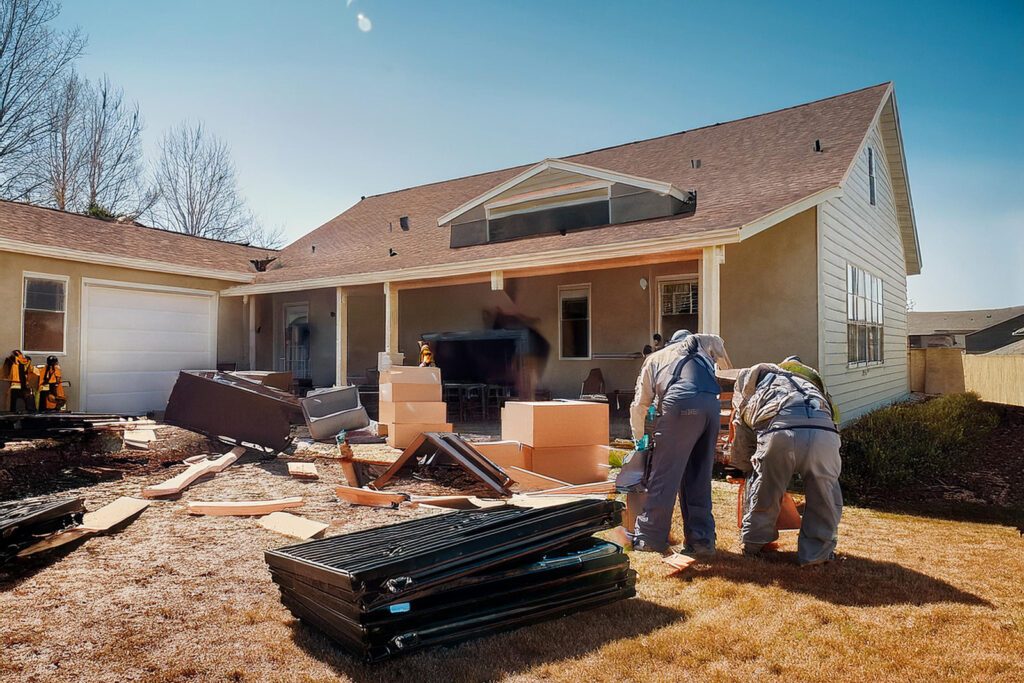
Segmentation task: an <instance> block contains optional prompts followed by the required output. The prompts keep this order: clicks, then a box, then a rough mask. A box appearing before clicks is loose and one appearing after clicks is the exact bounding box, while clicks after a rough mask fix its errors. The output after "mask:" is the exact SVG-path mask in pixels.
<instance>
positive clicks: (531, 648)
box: [292, 598, 686, 683]
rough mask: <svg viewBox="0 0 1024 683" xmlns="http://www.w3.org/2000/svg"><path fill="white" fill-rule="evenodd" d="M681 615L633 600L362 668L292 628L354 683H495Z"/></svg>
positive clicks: (312, 632)
mask: <svg viewBox="0 0 1024 683" xmlns="http://www.w3.org/2000/svg"><path fill="white" fill-rule="evenodd" d="M685 618H686V614H685V613H684V612H683V611H681V610H676V609H672V608H670V607H665V606H662V605H658V604H656V603H653V602H649V601H647V600H642V599H639V598H631V599H629V600H622V601H620V602H616V603H613V604H611V605H606V606H604V607H598V608H596V609H592V610H588V611H585V612H578V613H576V614H572V615H569V616H566V617H563V618H561V619H556V620H554V621H548V622H543V623H540V624H535V625H532V626H525V627H523V628H519V629H516V630H514V631H508V632H506V633H499V634H495V635H491V636H486V637H483V638H477V639H474V640H471V641H467V642H465V643H462V644H459V645H454V646H450V647H438V648H431V649H427V650H423V651H420V652H416V653H413V654H410V655H407V656H402V657H396V658H394V659H390V660H386V661H384V662H380V663H377V664H366V663H364V662H362V661H360V660H358V659H356V658H354V657H352V656H350V655H348V654H346V653H345V652H344V651H343V650H342V649H341V648H340V647H338V646H337V645H336V644H334V642H333V641H331V640H330V639H329V638H327V636H325V635H324V634H322V633H321V632H320V631H318V630H317V629H316V628H314V627H312V626H308V625H306V624H304V623H303V622H301V621H298V620H296V621H294V622H293V623H292V629H293V638H294V640H295V643H296V644H297V645H298V646H299V647H300V648H301V649H303V650H304V651H306V652H307V653H309V654H310V655H311V656H312V657H315V658H317V659H319V660H321V661H323V662H326V663H327V664H328V665H330V666H331V667H332V668H333V669H334V670H335V672H337V673H338V674H339V675H342V676H347V677H349V678H351V679H352V680H354V681H395V680H407V681H441V680H443V681H450V682H452V683H455V682H461V681H467V682H468V681H493V680H496V679H499V678H501V677H503V676H505V675H507V674H515V673H520V672H523V671H526V670H528V669H531V668H533V667H535V666H539V665H541V664H545V663H549V662H557V661H560V660H565V659H572V658H575V657H582V656H584V655H586V654H588V653H590V652H593V651H594V650H597V649H600V648H601V647H603V646H604V645H606V644H608V643H610V642H613V641H617V640H621V639H629V638H634V637H637V636H640V635H643V634H645V633H651V632H652V631H655V630H657V629H660V628H663V627H665V626H668V625H669V624H672V623H675V622H678V621H681V620H683V619H685Z"/></svg>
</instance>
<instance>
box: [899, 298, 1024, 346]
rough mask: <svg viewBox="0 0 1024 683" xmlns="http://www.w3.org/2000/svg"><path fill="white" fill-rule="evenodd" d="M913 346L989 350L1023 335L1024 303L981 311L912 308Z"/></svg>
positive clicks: (910, 335) (908, 320)
mask: <svg viewBox="0 0 1024 683" xmlns="http://www.w3.org/2000/svg"><path fill="white" fill-rule="evenodd" d="M907 326H908V334H909V343H910V348H912V349H926V348H934V347H945V348H958V349H963V350H964V351H966V352H967V353H987V352H989V351H994V350H995V349H998V348H1001V347H1003V346H1006V345H1008V344H1012V343H1013V342H1015V341H1019V340H1021V339H1024V306H1011V307H1009V308H993V309H987V310H980V311H929V312H925V311H911V312H909V313H908V314H907Z"/></svg>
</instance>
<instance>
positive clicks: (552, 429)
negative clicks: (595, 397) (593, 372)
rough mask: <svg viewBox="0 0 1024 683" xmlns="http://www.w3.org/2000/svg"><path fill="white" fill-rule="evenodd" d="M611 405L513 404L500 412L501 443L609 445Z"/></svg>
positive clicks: (533, 402) (519, 402) (534, 402)
mask: <svg viewBox="0 0 1024 683" xmlns="http://www.w3.org/2000/svg"><path fill="white" fill-rule="evenodd" d="M608 432H609V426H608V404H606V403H587V402H585V401H510V402H508V403H506V404H505V408H504V409H503V410H502V411H501V439H502V441H519V442H521V443H524V444H526V445H527V446H533V447H536V448H547V447H556V446H593V445H596V444H601V445H607V444H608Z"/></svg>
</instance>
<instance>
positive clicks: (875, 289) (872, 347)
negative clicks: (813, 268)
mask: <svg viewBox="0 0 1024 683" xmlns="http://www.w3.org/2000/svg"><path fill="white" fill-rule="evenodd" d="M884 290H885V288H884V286H883V284H882V278H880V277H878V276H877V275H872V274H871V273H869V272H867V271H866V270H862V269H860V268H858V267H857V266H854V265H850V264H847V265H846V360H847V362H848V363H849V364H850V365H869V364H873V363H881V362H883V361H884V360H885V319H884V316H885V304H884V301H883V295H884Z"/></svg>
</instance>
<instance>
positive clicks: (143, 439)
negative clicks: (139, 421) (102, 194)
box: [124, 429, 156, 449]
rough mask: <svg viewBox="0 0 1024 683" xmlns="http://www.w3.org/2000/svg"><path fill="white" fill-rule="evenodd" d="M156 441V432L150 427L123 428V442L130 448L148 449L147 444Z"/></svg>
mask: <svg viewBox="0 0 1024 683" xmlns="http://www.w3.org/2000/svg"><path fill="white" fill-rule="evenodd" d="M154 441H156V432H155V431H153V430H152V429H132V430H125V433H124V443H125V445H127V446H130V447H131V448H140V449H148V448H149V444H151V443H152V442H154Z"/></svg>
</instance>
